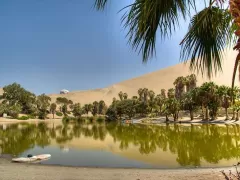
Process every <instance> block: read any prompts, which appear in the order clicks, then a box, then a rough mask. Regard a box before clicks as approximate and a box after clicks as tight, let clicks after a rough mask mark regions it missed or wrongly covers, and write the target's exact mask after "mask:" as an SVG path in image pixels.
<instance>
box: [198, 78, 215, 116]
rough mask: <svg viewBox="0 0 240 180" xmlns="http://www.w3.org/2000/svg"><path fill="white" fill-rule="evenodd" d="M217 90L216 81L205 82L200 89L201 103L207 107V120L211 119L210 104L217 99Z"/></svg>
mask: <svg viewBox="0 0 240 180" xmlns="http://www.w3.org/2000/svg"><path fill="white" fill-rule="evenodd" d="M216 92H217V85H216V84H215V83H214V82H205V83H203V84H202V86H201V87H200V89H199V93H198V96H199V97H198V99H199V101H200V102H201V105H202V106H203V107H204V108H205V109H206V111H205V120H209V108H210V107H209V105H210V103H212V102H215V101H216V99H215V96H216ZM211 107H212V106H211Z"/></svg>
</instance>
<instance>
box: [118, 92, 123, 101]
mask: <svg viewBox="0 0 240 180" xmlns="http://www.w3.org/2000/svg"><path fill="white" fill-rule="evenodd" d="M118 97H119V99H120V100H121V101H122V100H123V92H122V91H120V92H119V93H118Z"/></svg>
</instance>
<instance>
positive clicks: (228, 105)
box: [0, 74, 240, 121]
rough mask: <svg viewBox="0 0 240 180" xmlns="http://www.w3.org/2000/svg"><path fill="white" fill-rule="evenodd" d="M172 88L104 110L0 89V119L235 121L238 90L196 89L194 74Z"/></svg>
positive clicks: (123, 96) (209, 85) (123, 98)
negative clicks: (86, 117) (222, 115)
mask: <svg viewBox="0 0 240 180" xmlns="http://www.w3.org/2000/svg"><path fill="white" fill-rule="evenodd" d="M173 85H174V87H175V88H171V89H168V90H165V89H162V90H160V92H159V93H158V94H156V93H155V92H154V91H152V90H149V89H147V88H140V89H139V90H138V96H133V97H131V98H129V96H128V94H127V93H124V92H119V94H118V96H119V99H117V98H113V101H112V103H111V105H110V106H109V107H107V105H106V104H105V102H104V101H103V100H101V101H99V102H97V101H94V102H93V103H90V104H85V105H83V106H81V104H80V103H74V102H73V101H71V100H69V99H67V98H65V97H58V98H57V99H56V102H52V101H51V98H50V97H49V96H47V95H45V94H42V95H39V96H36V95H35V94H33V93H31V92H29V91H27V90H25V89H24V88H22V87H21V86H20V85H19V84H16V83H13V84H11V85H8V86H5V87H4V88H3V91H4V93H3V95H2V96H1V97H0V98H1V101H2V103H1V104H0V115H3V114H4V113H7V114H8V115H10V116H12V117H13V118H18V115H19V113H23V114H28V115H29V117H38V118H40V119H45V118H46V117H47V115H48V114H49V113H51V114H52V115H53V118H54V115H55V114H56V115H58V116H62V115H64V117H68V116H69V117H72V116H74V117H76V118H79V117H81V116H82V115H84V114H86V115H88V114H89V113H91V114H92V115H93V116H97V115H104V116H106V117H107V118H108V119H109V120H117V119H122V118H130V119H131V118H136V117H149V116H150V117H159V116H165V117H166V121H168V120H169V117H170V116H171V117H173V119H174V120H175V121H177V120H178V119H179V113H180V112H184V113H189V117H190V119H191V120H193V119H194V113H195V115H196V112H197V113H198V115H199V116H200V117H202V119H204V120H214V119H216V118H217V116H218V113H219V110H220V109H224V111H225V116H226V120H228V119H230V117H229V113H228V110H229V109H231V110H232V112H233V113H232V117H231V119H232V120H239V110H240V101H239V95H240V91H239V88H237V87H235V88H234V89H231V88H230V87H228V86H224V85H222V86H218V85H216V84H215V83H214V82H205V83H203V84H202V85H201V86H200V87H197V79H196V76H195V75H194V74H192V75H189V76H186V77H178V78H177V79H176V80H175V81H174V82H173Z"/></svg>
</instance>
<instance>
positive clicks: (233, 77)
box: [232, 53, 240, 104]
mask: <svg viewBox="0 0 240 180" xmlns="http://www.w3.org/2000/svg"><path fill="white" fill-rule="evenodd" d="M239 60H240V53H238V55H237V58H236V60H235V64H234V69H233V76H232V102H233V104H234V101H235V100H234V96H233V88H234V84H235V78H236V73H237V68H238V65H239Z"/></svg>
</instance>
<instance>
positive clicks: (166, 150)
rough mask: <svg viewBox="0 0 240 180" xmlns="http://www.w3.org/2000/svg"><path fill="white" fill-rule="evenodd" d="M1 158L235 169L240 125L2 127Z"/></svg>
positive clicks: (69, 163) (70, 163) (57, 124)
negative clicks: (43, 157)
mask: <svg viewBox="0 0 240 180" xmlns="http://www.w3.org/2000/svg"><path fill="white" fill-rule="evenodd" d="M0 153H1V154H10V155H12V157H21V156H27V155H28V154H33V155H36V154H46V153H47V154H51V155H52V157H51V159H49V160H47V161H43V162H41V163H42V164H51V165H63V166H82V167H108V168H109V167H113V168H192V167H224V166H232V165H233V164H235V163H237V162H239V159H240V126H239V125H236V124H235V125H210V124H203V125H183V124H172V125H165V124H164V125H144V124H119V123H62V122H60V121H59V122H54V123H53V122H51V123H50V122H49V123H17V124H7V125H6V124H5V125H0Z"/></svg>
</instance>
